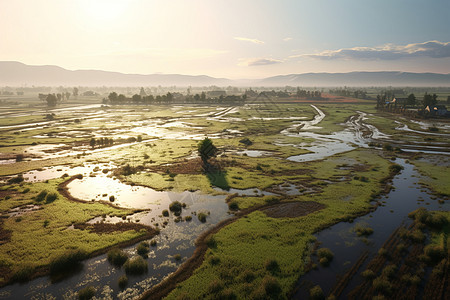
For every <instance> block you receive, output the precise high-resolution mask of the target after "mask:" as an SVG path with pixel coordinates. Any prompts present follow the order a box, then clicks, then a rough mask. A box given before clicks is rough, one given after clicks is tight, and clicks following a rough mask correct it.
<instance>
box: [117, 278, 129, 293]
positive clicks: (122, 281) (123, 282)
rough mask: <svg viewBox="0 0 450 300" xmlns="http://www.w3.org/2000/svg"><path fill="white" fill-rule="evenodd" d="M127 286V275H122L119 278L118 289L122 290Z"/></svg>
mask: <svg viewBox="0 0 450 300" xmlns="http://www.w3.org/2000/svg"><path fill="white" fill-rule="evenodd" d="M127 284H128V277H127V275H122V276H120V278H119V288H121V289H122V290H123V289H124V288H125V287H126V286H127Z"/></svg>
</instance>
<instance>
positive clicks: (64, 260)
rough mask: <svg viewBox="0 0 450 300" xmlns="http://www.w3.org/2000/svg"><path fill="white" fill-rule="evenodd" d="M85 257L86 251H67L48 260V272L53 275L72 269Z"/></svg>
mask: <svg viewBox="0 0 450 300" xmlns="http://www.w3.org/2000/svg"><path fill="white" fill-rule="evenodd" d="M86 257H87V253H86V252H84V251H82V250H72V251H68V252H66V253H64V254H62V255H61V256H59V257H57V258H55V259H54V260H53V261H52V262H50V274H52V275H55V274H60V273H64V272H67V271H70V270H73V269H74V268H75V267H77V266H78V265H79V263H80V262H81V261H82V260H83V259H85V258H86Z"/></svg>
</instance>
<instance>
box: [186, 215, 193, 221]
mask: <svg viewBox="0 0 450 300" xmlns="http://www.w3.org/2000/svg"><path fill="white" fill-rule="evenodd" d="M184 220H185V221H187V222H190V221H192V216H186V217H184Z"/></svg>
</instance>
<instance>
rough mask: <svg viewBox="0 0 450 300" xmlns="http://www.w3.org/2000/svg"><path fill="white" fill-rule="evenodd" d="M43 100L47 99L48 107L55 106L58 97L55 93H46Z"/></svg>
mask: <svg viewBox="0 0 450 300" xmlns="http://www.w3.org/2000/svg"><path fill="white" fill-rule="evenodd" d="M45 101H47V106H48V107H55V106H56V103H57V102H58V98H56V96H55V94H48V95H47V97H46V98H45Z"/></svg>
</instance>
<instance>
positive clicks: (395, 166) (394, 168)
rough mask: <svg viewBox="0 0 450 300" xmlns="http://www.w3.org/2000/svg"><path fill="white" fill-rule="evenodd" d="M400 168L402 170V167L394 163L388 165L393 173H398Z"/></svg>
mask: <svg viewBox="0 0 450 300" xmlns="http://www.w3.org/2000/svg"><path fill="white" fill-rule="evenodd" d="M401 170H403V167H402V166H400V165H397V164H394V165H390V166H389V171H390V172H391V173H393V174H397V173H400V171H401Z"/></svg>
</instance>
